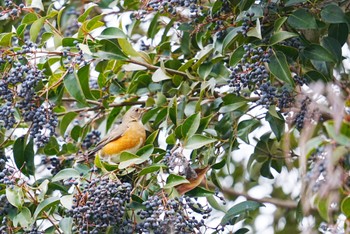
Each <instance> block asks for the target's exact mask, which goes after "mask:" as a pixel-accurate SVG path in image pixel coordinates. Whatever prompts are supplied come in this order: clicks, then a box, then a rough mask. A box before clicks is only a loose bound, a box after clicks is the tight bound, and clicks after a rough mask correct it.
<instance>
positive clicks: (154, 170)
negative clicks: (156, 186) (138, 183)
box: [139, 164, 166, 176]
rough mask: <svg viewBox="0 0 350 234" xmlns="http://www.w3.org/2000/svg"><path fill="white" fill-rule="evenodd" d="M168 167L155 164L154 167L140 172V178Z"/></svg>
mask: <svg viewBox="0 0 350 234" xmlns="http://www.w3.org/2000/svg"><path fill="white" fill-rule="evenodd" d="M164 167H166V166H165V165H164V164H153V165H152V166H149V167H145V168H143V169H142V170H141V171H140V172H139V176H143V175H146V174H149V173H153V172H156V171H159V170H160V169H161V168H164Z"/></svg>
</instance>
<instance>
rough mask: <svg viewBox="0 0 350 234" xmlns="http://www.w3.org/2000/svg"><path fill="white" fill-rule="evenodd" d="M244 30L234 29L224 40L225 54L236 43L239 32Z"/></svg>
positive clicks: (223, 49) (240, 28)
mask: <svg viewBox="0 0 350 234" xmlns="http://www.w3.org/2000/svg"><path fill="white" fill-rule="evenodd" d="M240 30H242V27H237V28H233V29H232V30H231V31H230V32H229V33H228V34H227V35H226V37H225V38H224V40H223V42H222V52H223V53H225V51H226V50H227V48H228V47H229V46H230V45H231V44H232V43H233V42H234V40H235V38H236V36H237V35H238V32H239V31H240Z"/></svg>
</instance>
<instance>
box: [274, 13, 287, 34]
mask: <svg viewBox="0 0 350 234" xmlns="http://www.w3.org/2000/svg"><path fill="white" fill-rule="evenodd" d="M287 19H288V18H287V17H281V18H278V19H277V20H276V21H275V23H274V25H273V31H275V32H278V31H279V30H280V29H281V27H282V25H283V24H284V23H285V22H286V21H287Z"/></svg>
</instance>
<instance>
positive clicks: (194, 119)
mask: <svg viewBox="0 0 350 234" xmlns="http://www.w3.org/2000/svg"><path fill="white" fill-rule="evenodd" d="M200 120H201V116H200V113H196V114H193V115H191V116H190V117H188V118H187V119H186V120H185V121H184V123H183V124H182V126H181V133H182V136H183V137H184V138H185V139H188V138H190V137H191V136H193V135H194V134H195V133H196V132H197V130H198V127H199V124H200Z"/></svg>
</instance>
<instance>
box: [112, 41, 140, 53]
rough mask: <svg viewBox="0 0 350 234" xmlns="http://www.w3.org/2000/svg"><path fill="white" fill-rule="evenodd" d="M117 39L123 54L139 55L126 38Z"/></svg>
mask: <svg viewBox="0 0 350 234" xmlns="http://www.w3.org/2000/svg"><path fill="white" fill-rule="evenodd" d="M117 40H118V44H119V45H120V48H121V49H122V51H123V53H124V54H126V55H129V56H131V57H140V54H139V53H138V52H137V51H136V50H135V49H134V47H133V46H132V45H131V44H130V42H129V41H128V39H126V38H118V39H117Z"/></svg>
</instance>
